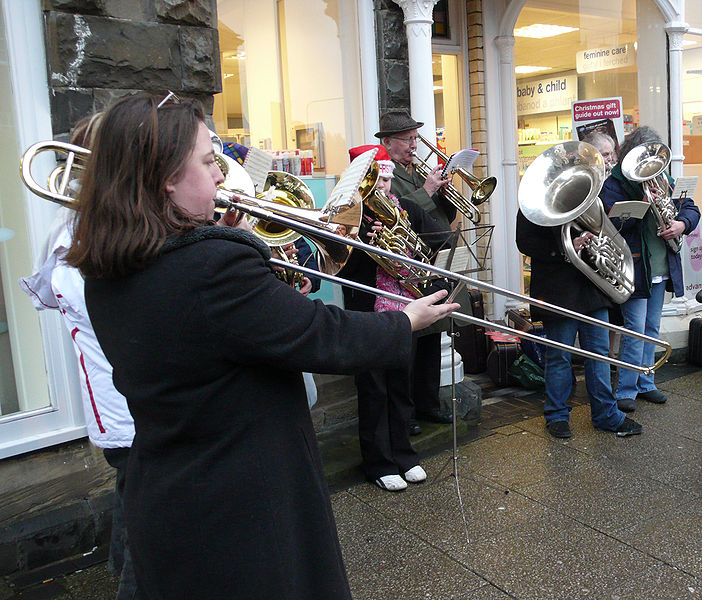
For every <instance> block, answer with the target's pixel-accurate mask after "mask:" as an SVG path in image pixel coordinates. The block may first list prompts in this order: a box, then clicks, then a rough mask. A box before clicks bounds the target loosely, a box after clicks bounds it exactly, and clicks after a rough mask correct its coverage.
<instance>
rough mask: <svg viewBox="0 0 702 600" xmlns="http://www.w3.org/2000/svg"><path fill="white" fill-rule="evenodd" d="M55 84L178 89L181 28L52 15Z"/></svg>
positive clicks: (51, 58)
mask: <svg viewBox="0 0 702 600" xmlns="http://www.w3.org/2000/svg"><path fill="white" fill-rule="evenodd" d="M47 27H48V30H49V31H48V37H49V46H50V48H49V53H48V54H49V69H50V82H51V84H52V85H53V86H54V88H60V87H101V88H137V89H178V88H179V87H180V81H181V78H182V66H181V57H180V46H179V38H178V28H177V27H175V26H172V25H158V24H155V23H130V22H128V21H124V20H118V19H105V18H101V17H90V16H86V17H81V16H79V15H67V14H56V13H54V14H52V15H50V17H49V20H48V24H47Z"/></svg>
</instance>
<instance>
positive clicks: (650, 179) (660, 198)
mask: <svg viewBox="0 0 702 600" xmlns="http://www.w3.org/2000/svg"><path fill="white" fill-rule="evenodd" d="M669 163H670V148H668V146H666V145H665V144H663V143H661V142H648V143H645V144H639V145H638V146H635V147H634V148H632V149H631V150H630V151H629V152H628V153H627V155H626V156H625V157H624V158H623V160H622V165H621V166H622V174H623V175H624V177H626V178H627V179H629V180H631V181H637V182H639V183H641V187H642V188H643V192H644V197H645V198H646V200H648V202H649V204H650V205H651V210H652V211H653V216H654V218H655V219H656V226H657V229H658V233H659V234H660V232H661V231H663V230H664V229H668V228H669V227H670V226H671V225H672V223H673V221H674V220H675V217H677V216H678V209H677V207H676V206H675V203H674V202H673V198H672V195H671V191H672V190H671V187H670V184H669V183H668V178H667V177H666V175H665V172H664V171H665V169H666V167H667V166H668V164H669ZM665 241H666V243H667V244H668V246H669V247H670V249H671V250H672V251H673V252H680V248H681V247H682V235H679V236H676V237H674V238H671V239H669V240H665Z"/></svg>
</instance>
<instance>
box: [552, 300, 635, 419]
mask: <svg viewBox="0 0 702 600" xmlns="http://www.w3.org/2000/svg"><path fill="white" fill-rule="evenodd" d="M589 316H590V317H594V318H595V319H599V320H600V321H607V320H608V314H607V309H606V308H601V309H599V310H595V311H593V312H591V313H589ZM544 332H545V333H546V337H547V338H548V339H550V340H555V341H557V342H562V343H564V344H568V345H569V346H572V345H573V344H574V343H575V336H576V334H577V335H578V336H579V338H580V347H581V348H582V349H583V350H588V351H590V352H594V353H596V354H601V355H602V356H607V353H608V351H609V333H608V330H607V329H604V328H603V327H598V326H596V325H589V324H587V323H583V322H582V321H578V320H575V319H569V318H567V317H564V318H558V319H546V320H544ZM545 379H546V400H545V402H544V416H545V417H546V424H547V425H549V424H550V423H555V422H556V421H568V416H569V413H570V406H568V405H567V404H566V402H567V401H568V398H570V394H571V392H572V390H573V370H572V366H571V354H570V352H566V351H563V350H558V349H557V348H553V347H551V346H546V368H545ZM585 386H586V387H587V392H588V395H589V396H590V418H591V420H592V424H593V425H594V426H595V427H598V428H599V429H607V430H610V431H616V430H617V429H618V428H619V426H620V425H621V424H622V422H623V421H624V413H623V412H622V411H620V410H619V409H618V408H617V401H616V399H615V398H614V394H612V386H611V383H610V376H609V365H608V364H607V363H604V362H601V361H598V360H593V359H589V358H588V359H585Z"/></svg>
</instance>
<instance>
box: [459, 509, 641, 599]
mask: <svg viewBox="0 0 702 600" xmlns="http://www.w3.org/2000/svg"><path fill="white" fill-rule="evenodd" d="M456 559H457V560H458V561H460V562H461V563H463V564H465V565H466V566H467V567H468V568H470V569H472V570H473V571H475V572H476V573H477V574H478V575H480V576H481V577H484V578H485V579H486V580H488V581H490V582H491V584H493V585H494V586H496V587H498V588H499V589H501V590H504V591H505V592H506V593H507V594H509V595H510V596H513V597H515V598H520V599H522V600H545V599H556V598H557V599H568V600H575V599H580V598H582V599H587V600H592V599H594V598H598V597H600V592H601V591H602V590H603V589H606V588H608V587H609V586H611V585H612V583H613V582H616V581H619V580H621V579H625V580H629V579H633V578H635V577H636V576H637V574H638V573H639V572H640V570H641V569H645V568H647V566H648V565H649V564H654V561H653V559H650V558H649V557H647V556H646V555H645V554H644V553H642V552H640V551H637V550H635V549H634V548H631V547H630V546H628V545H626V544H624V543H622V542H619V541H617V540H615V539H613V538H611V537H609V536H607V535H604V534H602V533H599V532H597V531H595V530H593V529H591V528H589V527H587V526H585V525H582V524H580V523H577V522H575V521H573V520H572V519H569V518H567V517H562V516H561V517H559V518H555V519H554V518H545V519H541V520H538V521H535V522H533V523H530V524H528V525H526V526H522V527H516V528H515V529H513V530H512V531H509V532H506V533H503V534H501V535H499V536H495V537H493V538H489V539H486V540H480V541H477V542H475V543H473V544H471V545H470V546H468V547H467V550H466V551H465V552H464V553H461V554H459V555H457V556H456Z"/></svg>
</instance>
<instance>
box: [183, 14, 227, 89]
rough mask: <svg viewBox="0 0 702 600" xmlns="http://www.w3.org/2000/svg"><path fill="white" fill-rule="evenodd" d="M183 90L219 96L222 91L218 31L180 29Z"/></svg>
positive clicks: (195, 28) (191, 28)
mask: <svg viewBox="0 0 702 600" xmlns="http://www.w3.org/2000/svg"><path fill="white" fill-rule="evenodd" d="M179 43H180V55H181V60H182V72H183V81H182V86H183V87H182V89H184V90H192V91H199V92H204V91H207V92H211V93H213V94H217V93H219V92H221V91H222V79H221V76H220V63H219V37H218V35H217V30H216V29H206V28H204V27H180V28H179Z"/></svg>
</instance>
